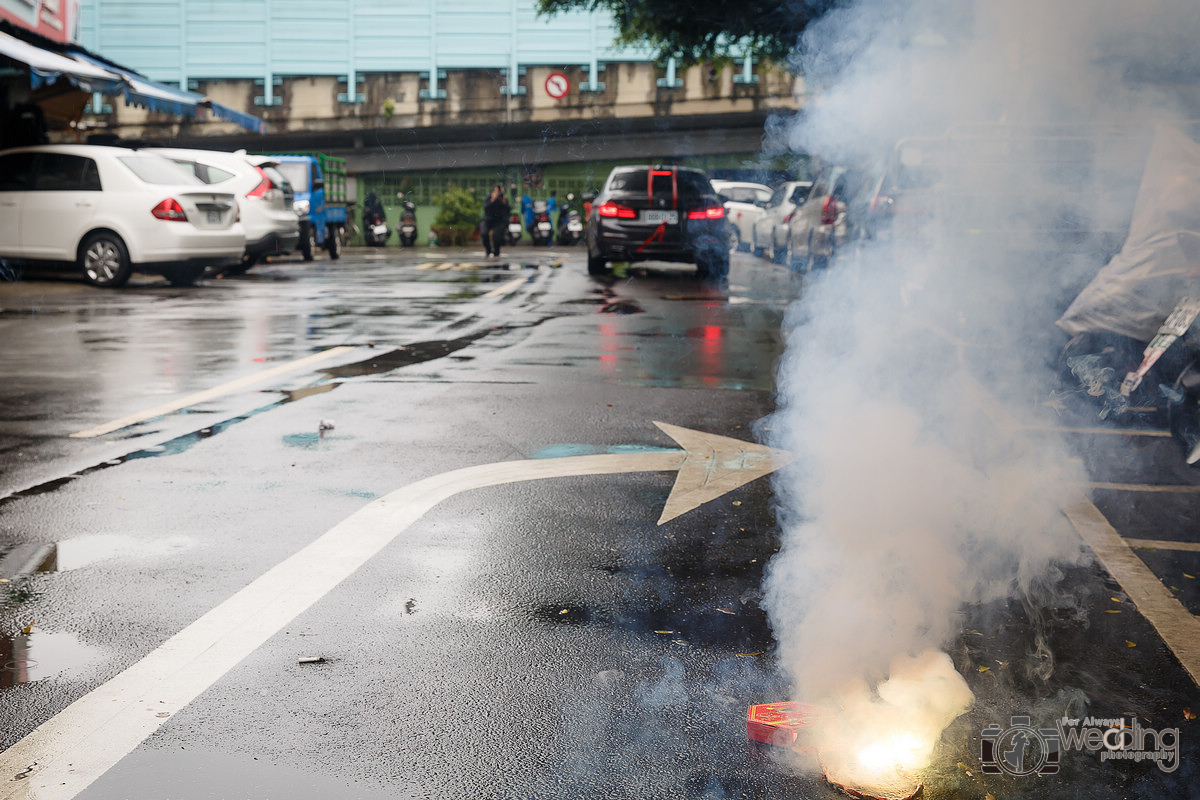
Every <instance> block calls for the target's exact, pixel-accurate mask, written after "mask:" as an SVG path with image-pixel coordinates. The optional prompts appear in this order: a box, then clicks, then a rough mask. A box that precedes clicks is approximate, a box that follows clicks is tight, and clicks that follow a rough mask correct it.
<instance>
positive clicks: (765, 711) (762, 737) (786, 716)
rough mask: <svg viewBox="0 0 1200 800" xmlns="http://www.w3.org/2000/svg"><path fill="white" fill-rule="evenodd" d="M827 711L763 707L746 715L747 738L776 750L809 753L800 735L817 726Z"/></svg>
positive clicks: (788, 704)
mask: <svg viewBox="0 0 1200 800" xmlns="http://www.w3.org/2000/svg"><path fill="white" fill-rule="evenodd" d="M822 714H823V709H821V708H819V707H817V706H810V705H808V704H806V703H796V702H792V701H790V700H789V701H785V702H782V703H760V704H759V705H754V706H750V708H749V710H748V711H747V712H746V736H748V737H750V739H751V740H752V741H755V742H762V743H763V744H769V745H774V746H775V747H791V748H795V749H800V750H803V749H807V746H806V743H804V742H803V740H802V739H801V738H800V734H801V732H802V731H804V730H805V729H806V728H810V727H812V726H813V724H814V722H815V721H816V720H817V719H819V718H820V717H821V715H822Z"/></svg>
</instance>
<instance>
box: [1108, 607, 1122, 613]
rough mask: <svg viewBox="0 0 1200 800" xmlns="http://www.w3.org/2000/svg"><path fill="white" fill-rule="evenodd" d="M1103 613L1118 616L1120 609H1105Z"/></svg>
mask: <svg viewBox="0 0 1200 800" xmlns="http://www.w3.org/2000/svg"><path fill="white" fill-rule="evenodd" d="M1104 613H1105V614H1120V613H1121V609H1119V608H1109V609H1106V610H1105V612H1104Z"/></svg>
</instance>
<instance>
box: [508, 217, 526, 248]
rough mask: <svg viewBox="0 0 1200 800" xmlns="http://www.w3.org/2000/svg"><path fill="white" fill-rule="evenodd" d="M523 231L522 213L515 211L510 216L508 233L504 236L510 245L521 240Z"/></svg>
mask: <svg viewBox="0 0 1200 800" xmlns="http://www.w3.org/2000/svg"><path fill="white" fill-rule="evenodd" d="M521 233H522V230H521V215H520V214H518V213H516V212H515V211H514V212H513V214H512V216H510V217H509V218H508V235H507V236H505V237H504V238H505V241H507V242H508V244H509V245H510V246H511V245H514V244H516V243H517V242H519V241H521Z"/></svg>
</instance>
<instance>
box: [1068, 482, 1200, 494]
mask: <svg viewBox="0 0 1200 800" xmlns="http://www.w3.org/2000/svg"><path fill="white" fill-rule="evenodd" d="M1087 487H1088V488H1089V489H1106V490H1110V491H1115V492H1157V493H1159V494H1197V493H1200V486H1196V485H1194V484H1190V483H1162V484H1152V483H1104V482H1095V483H1089V484H1087Z"/></svg>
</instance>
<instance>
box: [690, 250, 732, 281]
mask: <svg viewBox="0 0 1200 800" xmlns="http://www.w3.org/2000/svg"><path fill="white" fill-rule="evenodd" d="M696 268H697V272H698V274H699V276H700V280H702V281H711V282H714V283H724V282H725V281H726V280H728V278H729V254H728V253H721V254H720V255H713V256H708V257H707V258H702V259H701V260H700V261H699V262H698V263H697V264H696Z"/></svg>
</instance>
